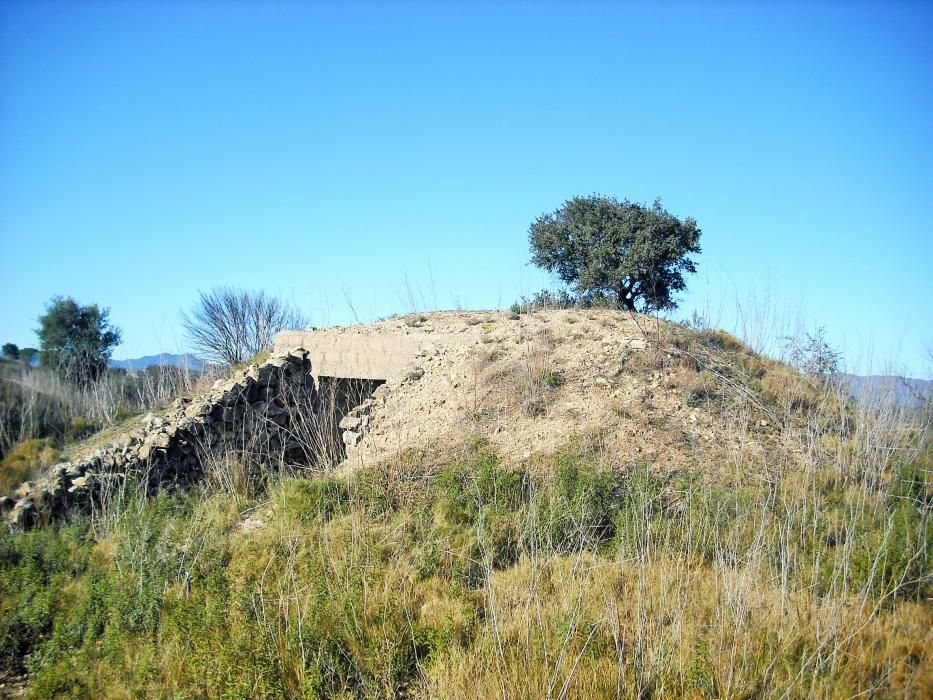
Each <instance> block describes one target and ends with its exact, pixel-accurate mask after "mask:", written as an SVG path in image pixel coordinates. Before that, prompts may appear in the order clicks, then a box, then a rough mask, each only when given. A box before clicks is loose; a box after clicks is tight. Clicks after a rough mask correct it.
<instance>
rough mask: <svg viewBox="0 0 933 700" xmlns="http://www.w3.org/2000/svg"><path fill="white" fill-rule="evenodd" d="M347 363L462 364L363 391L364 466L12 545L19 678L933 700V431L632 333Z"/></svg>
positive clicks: (36, 687)
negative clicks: (932, 438)
mask: <svg viewBox="0 0 933 700" xmlns="http://www.w3.org/2000/svg"><path fill="white" fill-rule="evenodd" d="M342 332H346V333H348V334H352V333H357V334H359V333H367V334H378V333H390V332H391V333H405V332H411V333H415V332H417V333H429V334H430V333H436V334H438V335H441V334H443V335H444V336H445V337H456V338H458V339H459V340H458V341H457V342H453V343H444V344H438V348H437V350H436V352H434V353H432V354H430V355H427V356H425V357H422V358H420V359H419V360H418V364H417V365H415V366H413V367H411V369H410V370H409V371H407V372H406V373H405V376H402V377H396V378H393V379H391V380H390V381H388V382H386V383H385V384H383V385H381V386H379V387H378V388H376V389H375V392H374V393H372V395H371V396H370V395H369V394H370V392H371V391H372V389H373V386H374V385H371V384H365V385H361V393H360V394H359V395H358V396H355V397H354V398H353V400H352V401H351V402H350V403H351V404H352V407H354V408H355V410H351V411H350V412H349V413H348V414H347V415H345V416H344V415H342V414H343V411H342V410H341V411H340V414H341V424H342V427H343V439H344V441H345V442H347V443H351V444H350V445H348V446H347V451H346V454H345V455H343V454H342V453H340V452H337V455H338V460H337V461H338V462H339V463H332V462H328V461H318V462H313V463H300V462H292V461H288V460H285V459H282V458H280V457H279V456H277V455H275V454H272V453H270V452H268V451H266V452H261V453H257V452H256V451H255V450H254V449H253V447H252V445H254V443H250V446H247V447H248V449H247V447H244V448H243V449H239V450H238V449H227V450H226V451H225V452H223V453H220V454H216V455H212V456H210V464H205V465H204V472H205V473H206V474H209V475H210V476H209V478H206V479H205V481H204V482H203V483H201V484H200V485H193V486H190V487H187V488H173V489H171V490H163V491H162V492H160V493H158V494H156V495H155V496H153V497H145V494H144V493H141V492H139V491H136V490H133V489H132V488H127V489H123V490H122V491H121V492H120V493H117V494H115V495H114V497H113V499H112V500H111V501H110V502H108V503H106V504H102V505H101V507H100V509H99V510H97V511H95V512H94V513H93V514H92V515H90V516H87V515H85V516H80V515H76V516H75V518H74V519H73V522H72V523H71V524H69V525H61V526H54V527H39V528H35V529H33V530H32V531H30V532H25V533H4V534H3V535H2V536H0V676H2V675H3V674H12V675H14V676H15V677H16V678H19V679H22V678H23V677H24V676H26V675H28V687H27V688H26V692H27V693H31V694H33V695H34V696H36V697H50V696H78V697H125V696H128V695H132V696H152V697H165V696H181V697H231V696H232V697H270V698H271V697H341V698H350V697H358V698H387V697H398V698H463V697H489V698H492V697H497V698H501V697H509V698H511V697H535V698H537V697H554V698H594V697H596V698H619V697H623V698H647V697H677V698H680V697H693V698H701V697H725V698H740V697H761V698H788V697H791V698H798V697H799V698H803V697H826V698H835V697H851V696H855V695H859V694H870V695H872V696H874V697H911V698H913V697H915V698H922V697H926V696H927V695H928V689H929V688H930V687H931V686H933V670H931V669H933V663H931V661H933V659H931V648H933V632H931V630H933V605H931V603H930V598H931V595H933V590H931V577H930V573H929V571H930V561H931V547H933V545H931V543H933V536H931V535H933V528H931V523H930V512H931V504H933V480H931V474H933V453H931V450H930V448H929V442H928V437H929V434H930V430H929V426H930V411H929V407H926V408H924V409H921V410H911V411H907V410H901V411H899V412H897V411H895V412H890V411H887V410H886V411H875V412H871V411H868V410H863V411H862V412H859V411H858V410H857V407H855V406H854V405H853V404H852V403H851V402H849V401H848V400H847V397H846V396H845V395H844V394H845V391H842V390H840V388H839V387H833V386H828V385H822V384H820V383H818V382H815V381H812V380H809V379H807V378H805V377H802V376H801V375H799V374H798V373H796V372H794V371H793V370H792V369H790V368H788V367H786V366H784V365H782V364H780V363H777V362H774V361H772V360H769V359H767V358H764V357H761V356H758V355H756V354H755V353H753V352H751V351H750V350H749V349H748V348H746V347H745V346H744V345H742V344H741V343H740V342H738V341H737V340H735V339H734V338H732V337H730V336H729V335H727V334H724V333H721V332H717V331H710V330H693V329H688V328H684V327H681V326H676V325H669V324H663V323H658V322H655V321H652V320H650V319H647V318H644V317H639V316H632V315H623V314H621V313H617V312H612V311H598V310H592V311H588V310H573V311H548V312H535V313H531V314H522V315H521V316H518V317H513V315H511V314H505V313H493V312H449V313H442V314H426V315H420V314H419V315H413V316H409V317H404V318H395V319H389V320H386V321H383V322H380V323H378V324H372V325H368V326H364V327H354V328H348V329H345V331H342ZM242 371H243V372H246V373H257V372H258V371H259V368H258V366H254V367H251V368H247V369H245V370H242ZM230 383H236V382H235V377H234V378H231V379H230V380H227V384H223V387H226V386H227V385H228V384H230ZM220 390H221V387H219V388H217V391H220ZM224 390H225V391H226V389H224ZM325 398H326V397H325ZM197 403H198V402H197V401H192V402H190V405H192V406H194V405H197ZM318 405H319V406H338V405H341V404H340V402H335V403H329V404H328V403H326V401H325V402H324V403H321V404H318ZM350 407H351V406H349V405H348V406H345V408H350ZM225 408H231V409H232V415H234V416H235V415H236V410H235V409H236V405H235V404H232V405H230V406H225ZM288 425H292V423H291V422H289V423H288ZM328 434H329V433H328ZM336 435H337V437H340V433H336ZM293 437H294V439H300V436H298V435H295V436H293ZM77 451H80V450H77ZM307 453H308V454H311V453H312V451H311V450H307ZM314 454H330V455H333V454H334V453H333V452H328V451H326V450H325V451H323V452H314ZM257 470H258V471H257ZM17 682H18V683H19V682H21V681H17Z"/></svg>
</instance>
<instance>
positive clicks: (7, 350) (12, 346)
mask: <svg viewBox="0 0 933 700" xmlns="http://www.w3.org/2000/svg"><path fill="white" fill-rule="evenodd" d="M2 352H3V356H4V357H8V358H10V359H11V360H18V359H19V346H18V345H17V344H16V343H4V344H3V349H2Z"/></svg>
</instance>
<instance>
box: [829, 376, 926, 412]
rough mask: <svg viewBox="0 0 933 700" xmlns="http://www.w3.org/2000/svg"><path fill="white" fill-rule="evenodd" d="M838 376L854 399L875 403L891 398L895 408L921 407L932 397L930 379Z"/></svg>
mask: <svg viewBox="0 0 933 700" xmlns="http://www.w3.org/2000/svg"><path fill="white" fill-rule="evenodd" d="M840 376H841V377H842V379H843V380H844V381H845V382H846V383H847V384H848V385H849V393H850V394H851V395H852V397H853V398H855V399H864V400H867V401H870V402H877V401H886V400H889V397H891V396H893V398H894V404H895V405H897V406H922V405H923V404H924V402H926V401H929V400H930V398H931V397H933V380H930V379H909V378H905V377H897V376H894V375H889V374H887V375H879V374H875V375H871V376H867V377H862V376H859V375H856V374H843V375H840Z"/></svg>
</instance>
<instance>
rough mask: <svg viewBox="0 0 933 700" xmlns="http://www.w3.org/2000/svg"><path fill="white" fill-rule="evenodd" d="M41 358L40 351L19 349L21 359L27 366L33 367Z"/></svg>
mask: <svg viewBox="0 0 933 700" xmlns="http://www.w3.org/2000/svg"><path fill="white" fill-rule="evenodd" d="M38 358H39V351H38V350H36V349H35V348H20V349H19V359H21V360H22V361H23V362H25V363H26V364H27V365H33V364H35V363H36V361H37V360H38Z"/></svg>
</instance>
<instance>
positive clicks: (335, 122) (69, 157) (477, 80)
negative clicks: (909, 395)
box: [0, 1, 933, 377]
mask: <svg viewBox="0 0 933 700" xmlns="http://www.w3.org/2000/svg"><path fill="white" fill-rule="evenodd" d="M931 36H933V6H931V4H930V3H920V2H918V3H911V4H900V5H899V4H891V3H877V4H876V5H874V6H872V5H867V4H865V5H853V4H850V3H845V2H839V3H828V4H823V5H816V6H813V5H812V4H810V3H807V4H792V3H780V4H773V5H771V6H765V5H760V4H757V3H737V4H717V5H712V4H709V5H705V4H699V3H689V4H686V3H684V4H679V3H672V4H668V5H666V6H660V7H659V6H657V5H655V4H653V3H652V4H647V3H646V4H634V5H625V4H621V3H618V4H617V3H599V4H597V3H589V4H587V3H569V2H568V3H545V4H538V3H522V4H517V3H496V4H491V3H490V4H484V3H474V2H465V1H464V2H462V3H453V2H447V3H424V4H416V3H406V4H397V5H394V6H390V4H389V3H369V4H347V5H344V4H341V6H339V7H338V6H337V4H336V3H333V4H330V5H323V4H321V5H313V4H311V3H298V2H296V3H259V2H255V3H251V2H236V3H220V2H216V3H211V2H192V3H188V2H160V3H148V4H147V3H143V2H132V3H117V2H112V3H111V2H93V3H92V2H70V3H42V2H9V1H7V2H2V3H0V340H3V341H12V342H16V343H18V344H20V345H33V344H35V337H34V335H33V333H32V330H33V329H34V328H35V326H36V318H37V317H38V316H39V315H40V314H41V313H42V310H43V306H44V304H45V302H46V301H47V300H48V299H49V298H50V297H52V296H53V295H55V294H63V295H70V296H74V297H75V298H77V299H78V300H79V301H81V302H83V303H89V302H98V303H100V304H102V305H106V306H109V307H110V309H111V316H112V320H113V321H114V322H115V323H116V324H117V325H118V326H120V327H121V328H122V329H123V332H124V343H123V345H122V346H121V347H120V348H119V349H118V350H117V352H116V353H115V356H117V357H127V356H137V355H142V354H149V353H153V352H159V351H165V352H174V351H178V350H179V349H182V348H183V347H184V340H183V338H182V335H181V332H180V330H179V323H178V319H179V311H180V310H181V309H182V308H185V307H188V306H190V304H191V303H192V301H193V300H194V299H195V297H196V293H197V290H198V289H207V288H209V287H211V286H212V285H218V284H232V285H239V286H243V287H247V288H257V289H258V288H263V289H266V290H267V291H270V292H272V293H277V294H281V295H284V296H286V297H289V298H291V299H294V300H295V301H296V302H298V303H299V304H301V305H302V306H303V307H304V308H305V309H306V310H307V311H309V312H310V313H311V315H312V320H313V322H314V323H315V324H317V325H323V324H333V323H342V322H348V321H351V320H353V317H354V314H353V312H351V310H350V305H349V304H348V299H349V301H350V302H351V303H352V305H353V307H354V309H355V312H356V315H358V316H359V318H360V319H362V320H367V319H370V318H374V317H378V316H383V315H387V314H390V313H393V312H407V311H410V310H411V306H412V304H411V303H410V301H409V294H408V292H407V291H406V288H410V289H411V290H412V292H413V296H414V297H415V305H417V306H425V307H434V306H435V305H436V306H438V307H442V308H443V307H447V308H450V307H453V306H456V305H457V304H458V303H459V304H460V305H462V306H464V307H480V308H490V307H497V306H508V305H509V304H511V302H512V301H514V300H515V298H516V297H517V296H518V295H520V294H528V293H530V292H531V291H533V290H535V289H537V288H540V287H541V286H544V285H547V284H549V280H548V278H547V277H545V276H544V275H542V274H540V273H539V272H537V271H535V270H534V269H533V268H531V267H529V266H528V265H527V259H528V246H527V228H528V225H529V223H530V222H531V220H532V219H533V218H534V217H535V216H536V215H538V214H540V213H541V212H543V211H545V210H551V209H554V208H555V207H557V206H559V205H560V204H561V203H562V202H563V201H564V200H565V199H566V198H568V197H571V196H573V195H575V194H589V193H592V192H600V193H604V194H610V195H616V196H618V197H620V198H622V197H628V198H630V199H634V200H639V201H650V200H653V199H654V198H655V197H656V196H660V197H662V198H663V201H664V204H665V206H666V207H667V208H668V209H669V210H671V211H672V212H674V213H676V214H678V215H681V216H688V215H689V216H693V217H695V218H696V219H697V220H698V222H699V224H700V226H701V227H702V229H703V231H704V235H703V241H702V243H703V248H704V253H703V255H702V256H701V258H700V261H699V262H700V273H699V274H698V275H697V276H696V278H694V279H693V281H692V283H691V292H690V294H689V295H688V296H687V297H686V298H684V300H683V303H682V310H683V311H684V312H689V311H691V310H692V309H693V308H709V309H712V310H713V312H714V313H713V315H714V316H716V317H717V319H721V323H722V324H723V325H725V326H735V324H736V322H737V314H736V297H738V298H739V299H741V300H745V301H744V302H743V307H742V308H743V310H745V309H748V301H747V299H748V297H749V295H750V294H751V293H752V292H753V291H754V293H755V294H756V295H757V296H758V298H759V299H760V298H762V297H763V296H764V295H766V294H767V295H769V296H770V298H771V303H772V306H773V307H774V308H778V307H780V308H781V309H793V310H801V309H802V310H803V312H804V313H805V315H806V318H807V320H808V322H809V323H810V324H811V326H812V325H813V324H817V323H819V324H824V325H826V326H827V327H828V329H829V331H830V333H831V337H832V338H833V340H834V342H836V343H837V344H839V345H841V346H843V347H844V348H845V349H846V352H847V354H848V356H849V358H850V360H852V361H853V363H854V361H855V360H856V359H857V358H860V357H862V356H863V353H864V350H865V348H871V349H872V352H873V356H874V358H875V364H874V365H873V367H872V369H873V370H876V371H877V370H879V369H881V367H880V366H879V365H880V364H881V362H883V361H885V360H887V359H889V358H892V357H895V356H896V357H897V358H899V359H898V363H899V367H901V368H903V369H904V370H905V371H907V372H909V373H911V374H914V375H917V376H927V377H929V376H931V371H933V368H931V366H930V364H931V363H930V361H929V359H928V356H929V351H930V349H931V348H933V326H931V320H933V312H931V306H930V302H931V300H933V281H931V275H930V268H931V263H933V41H931ZM406 280H407V284H406ZM855 368H856V369H863V368H862V367H859V366H856V367H855Z"/></svg>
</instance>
